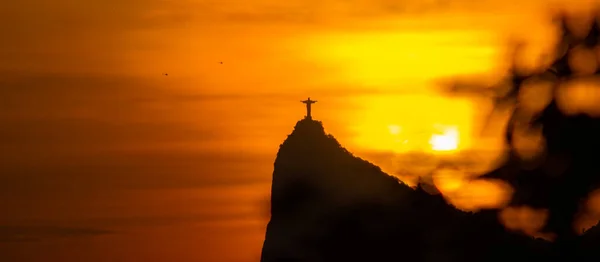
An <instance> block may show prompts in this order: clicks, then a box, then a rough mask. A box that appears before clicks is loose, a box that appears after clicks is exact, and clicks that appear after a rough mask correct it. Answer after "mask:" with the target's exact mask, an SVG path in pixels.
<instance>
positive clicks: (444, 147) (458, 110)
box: [350, 94, 473, 154]
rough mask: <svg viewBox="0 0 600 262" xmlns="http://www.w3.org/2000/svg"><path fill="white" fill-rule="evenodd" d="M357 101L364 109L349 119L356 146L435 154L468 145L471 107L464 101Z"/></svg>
mask: <svg viewBox="0 0 600 262" xmlns="http://www.w3.org/2000/svg"><path fill="white" fill-rule="evenodd" d="M361 98H362V100H361V101H362V103H363V105H364V107H365V108H364V110H360V111H359V112H358V113H357V115H356V117H354V116H353V117H351V118H350V119H353V123H352V125H351V127H352V129H353V130H352V131H353V133H354V138H355V140H354V141H353V142H355V143H356V144H355V145H356V146H358V147H361V148H365V149H369V150H374V151H380V152H395V153H403V152H428V153H435V154H438V153H453V152H456V151H459V150H463V149H468V148H469V146H470V136H471V134H470V133H471V132H472V129H473V126H472V121H473V105H472V104H471V103H469V102H468V101H466V100H458V99H451V98H448V97H443V96H439V95H438V96H436V95H432V94H404V95H398V96H372V97H367V96H363V97H361ZM360 109H363V108H360Z"/></svg>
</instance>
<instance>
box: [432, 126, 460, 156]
mask: <svg viewBox="0 0 600 262" xmlns="http://www.w3.org/2000/svg"><path fill="white" fill-rule="evenodd" d="M458 137H459V136H458V130H457V129H456V128H455V127H445V128H443V132H442V134H433V135H432V136H431V139H429V144H430V145H431V149H432V150H434V151H452V150H456V149H457V148H458Z"/></svg>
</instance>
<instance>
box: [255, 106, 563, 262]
mask: <svg viewBox="0 0 600 262" xmlns="http://www.w3.org/2000/svg"><path fill="white" fill-rule="evenodd" d="M428 192H429V191H428ZM552 256H553V254H552V244H551V243H550V242H547V241H545V240H542V239H535V238H533V237H530V236H526V235H522V234H519V233H515V232H509V231H507V230H506V229H505V228H504V226H503V225H501V224H500V223H499V222H498V214H497V211H494V210H487V211H481V212H477V213H470V212H464V211H460V210H458V209H456V208H454V207H453V206H451V205H449V204H447V203H446V201H445V200H444V198H443V197H442V196H440V195H439V194H437V195H436V194H429V193H427V192H426V191H425V190H423V188H422V187H417V188H416V189H413V188H411V187H409V186H407V185H406V184H404V183H402V182H401V181H399V180H398V179H397V178H395V177H393V176H390V175H387V174H386V173H384V172H383V171H382V170H381V169H380V168H379V167H377V166H375V165H373V164H371V163H369V162H368V161H365V160H363V159H361V158H358V157H356V156H354V155H353V154H352V153H350V152H349V151H348V150H346V149H345V148H344V147H343V146H342V145H340V143H339V142H338V141H337V140H336V139H335V138H334V137H333V136H332V135H328V134H327V133H326V132H325V130H324V127H323V124H322V123H321V122H319V121H316V120H312V119H307V118H305V119H303V120H300V121H299V122H297V124H296V126H295V128H294V131H293V132H292V133H291V134H290V135H289V136H288V138H287V139H286V140H285V141H284V142H283V144H281V146H280V149H279V152H278V154H277V158H276V160H275V165H274V172H273V184H272V190H271V219H270V221H269V223H268V225H267V232H266V238H265V242H264V246H263V250H262V258H261V261H262V262H279V261H507V260H508V259H527V260H534V259H535V260H545V261H548V260H551V258H552Z"/></svg>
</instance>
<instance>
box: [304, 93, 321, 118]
mask: <svg viewBox="0 0 600 262" xmlns="http://www.w3.org/2000/svg"><path fill="white" fill-rule="evenodd" d="M300 102H302V103H304V104H306V117H305V118H306V119H310V120H312V115H311V114H310V109H311V105H312V104H314V103H316V102H317V101H316V100H310V97H309V98H308V99H306V100H304V101H300Z"/></svg>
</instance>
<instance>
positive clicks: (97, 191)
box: [0, 0, 593, 262]
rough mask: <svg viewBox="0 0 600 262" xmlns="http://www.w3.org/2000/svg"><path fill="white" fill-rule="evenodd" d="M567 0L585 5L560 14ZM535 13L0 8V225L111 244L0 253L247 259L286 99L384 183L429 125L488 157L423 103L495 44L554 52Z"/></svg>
mask: <svg viewBox="0 0 600 262" xmlns="http://www.w3.org/2000/svg"><path fill="white" fill-rule="evenodd" d="M580 2H581V3H580ZM583 2H593V1H591V0H589V1H574V0H573V1H571V4H570V5H569V6H571V7H578V8H579V7H584V6H585V3H583ZM517 6H518V8H519V9H518V10H517V9H516V8H515V7H517ZM552 6H556V5H552V4H549V3H548V2H547V1H543V0H539V1H533V0H532V1H516V0H515V1H513V0H510V1H508V0H507V1H492V0H486V1H468V0H458V1H443V0H438V1H433V0H431V1H424V0H405V1H390V0H377V1H366V0H354V1H339V0H321V1H300V0H291V1H275V0H245V1H241V0H234V1H217V0H214V1H213V0H183V1H162V0H161V1H159V0H150V1H137V0H121V1H100V0H92V1H71V0H58V1H43V0H23V1H12V2H9V3H7V4H5V5H4V7H3V8H2V9H0V34H1V35H2V39H3V41H0V86H1V87H2V88H0V148H1V149H2V150H0V210H3V211H2V213H3V214H2V216H0V226H2V225H7V226H12V225H50V226H82V227H89V228H97V229H105V230H111V231H115V233H114V234H110V235H102V236H97V237H93V238H76V237H63V238H60V237H57V235H58V234H49V235H48V236H46V237H44V238H43V241H38V242H17V241H14V239H13V238H12V237H14V236H2V235H0V254H8V257H9V259H8V261H20V260H23V261H44V262H53V261H62V262H71V261H89V262H96V261H133V260H134V259H135V260H136V261H137V260H139V261H156V262H163V261H164V262H166V261H181V262H185V261H228V262H234V261H235V262H237V261H239V262H241V261H244V262H245V261H256V259H257V258H258V256H259V252H260V247H261V245H262V240H263V237H264V225H265V218H266V216H265V206H264V201H265V199H267V198H268V192H269V183H270V176H271V172H272V162H273V160H274V157H275V154H276V150H277V149H278V145H279V144H280V143H281V141H282V140H283V139H285V137H286V135H287V134H288V133H289V132H291V129H292V128H293V124H294V123H295V122H296V121H297V120H298V119H300V118H301V117H302V116H303V114H304V112H303V110H304V109H303V107H302V105H301V104H300V103H299V100H301V99H304V98H305V97H307V96H311V97H312V98H315V99H317V100H319V103H317V104H316V105H315V108H314V116H315V118H317V119H319V120H322V121H324V123H325V128H326V129H327V131H328V132H331V133H332V134H334V135H335V136H336V138H338V140H339V141H340V142H341V143H342V144H344V145H345V146H347V147H348V148H349V149H350V150H351V151H353V152H355V153H356V154H357V155H359V156H362V157H365V158H367V159H369V160H372V161H374V162H375V163H376V164H380V165H382V166H384V167H386V164H387V163H389V162H390V159H386V158H381V157H377V156H378V155H377V154H375V153H377V152H387V151H390V152H403V151H406V150H427V148H428V144H427V141H428V139H429V138H430V136H431V135H433V134H434V133H435V132H438V131H439V130H437V129H439V128H440V126H442V128H446V127H452V128H456V129H457V130H458V131H459V134H460V135H459V136H460V146H459V148H461V149H470V148H474V147H475V146H476V145H480V146H483V145H485V146H488V145H493V144H495V143H497V142H498V141H497V139H494V138H490V139H488V140H489V141H488V140H486V141H479V140H477V138H476V137H475V136H474V135H473V133H474V132H475V131H476V130H478V127H479V124H480V121H479V118H478V117H481V114H482V111H485V110H483V109H485V108H487V106H488V105H487V104H486V103H485V101H479V100H474V99H473V98H470V99H467V98H460V99H458V98H455V99H452V98H447V97H441V96H440V95H439V94H437V93H436V91H435V90H434V89H435V88H434V87H435V86H434V84H433V83H434V82H435V81H436V80H438V79H441V78H448V77H453V76H457V75H478V76H480V77H483V78H488V79H490V78H494V77H497V76H499V75H501V74H502V72H503V70H504V69H503V68H505V66H506V65H503V64H501V63H499V62H498V61H500V60H499V59H500V58H502V57H503V55H504V51H505V50H504V49H503V46H504V43H505V41H506V39H507V36H508V35H514V36H517V37H522V38H524V39H526V40H527V41H528V42H529V43H530V44H531V46H530V48H531V49H530V50H529V51H530V53H531V57H529V58H527V59H533V58H535V56H536V55H538V54H540V53H541V52H542V51H544V50H547V49H548V48H549V47H550V46H551V43H552V42H551V39H552V34H553V32H552V29H551V28H550V27H548V26H547V23H548V21H544V18H545V17H544V15H543V14H544V12H545V10H547V9H548V7H552ZM527 59H526V60H527ZM221 61H222V62H223V64H220V63H219V62H221ZM527 61H532V60H527ZM162 73H169V76H168V77H164V76H162ZM419 108H420V109H427V110H419ZM390 126H400V127H401V129H402V130H403V132H404V133H399V135H393V134H391V133H390V132H389V130H390ZM436 130H437V131H436ZM419 136H423V137H422V138H419V139H417V138H416V137H419ZM407 137H408V139H407ZM404 140H408V141H409V142H408V143H402V141H404ZM398 141H400V142H398ZM399 143H400V144H399ZM30 233H31V234H33V235H35V234H39V232H37V231H35V230H32V231H31V232H30ZM4 239H8V240H7V241H3V240H4ZM231 248H233V249H235V250H237V251H236V252H230V250H231ZM32 250H34V251H35V252H32ZM42 258H43V259H42Z"/></svg>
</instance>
